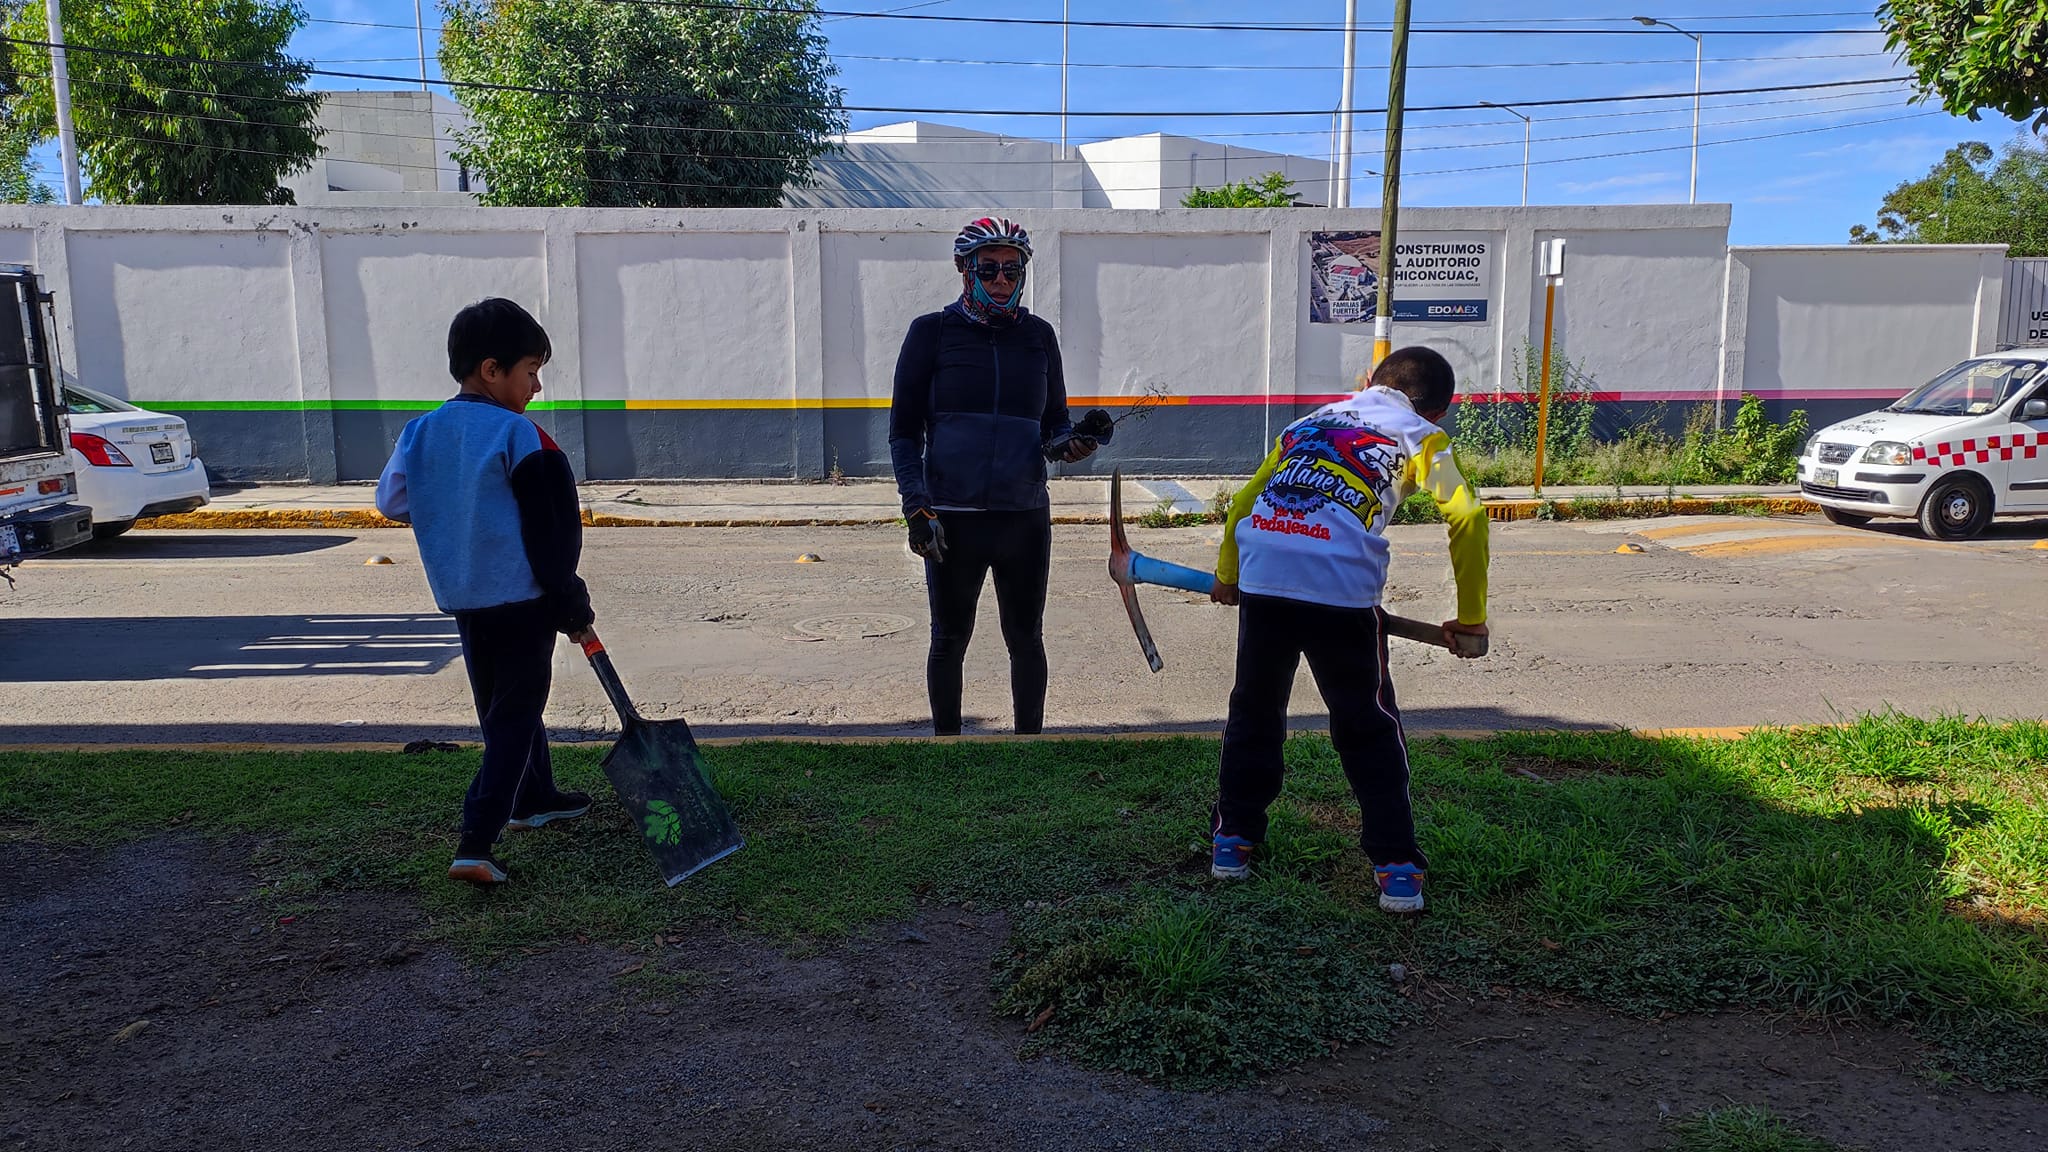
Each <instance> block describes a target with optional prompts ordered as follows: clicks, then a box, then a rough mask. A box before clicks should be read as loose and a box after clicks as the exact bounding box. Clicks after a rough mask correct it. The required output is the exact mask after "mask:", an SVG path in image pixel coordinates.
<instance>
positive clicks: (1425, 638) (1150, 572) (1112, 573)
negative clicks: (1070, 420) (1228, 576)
mask: <svg viewBox="0 0 2048 1152" xmlns="http://www.w3.org/2000/svg"><path fill="white" fill-rule="evenodd" d="M1123 487H1124V477H1123V472H1122V470H1120V469H1119V470H1117V471H1114V472H1111V473H1110V477H1109V578H1110V579H1111V580H1114V581H1116V587H1117V592H1118V593H1119V594H1121V595H1122V596H1123V601H1124V611H1125V612H1126V613H1127V614H1129V616H1130V618H1131V630H1132V631H1134V632H1136V633H1137V634H1138V647H1139V648H1140V649H1142V650H1143V651H1144V653H1145V660H1146V662H1147V663H1149V664H1150V665H1151V666H1152V670H1153V671H1154V672H1157V671H1159V670H1160V669H1161V668H1163V667H1165V665H1164V664H1163V663H1161V661H1160V659H1159V646H1158V645H1157V644H1155V643H1153V642H1152V630H1151V629H1150V628H1147V627H1146V626H1145V614H1144V612H1143V611H1141V610H1140V609H1139V607H1138V585H1140V584H1157V585H1159V586H1161V587H1164V588H1179V589H1180V590H1182V591H1184V592H1193V593H1196V594H1198V595H1202V596H1207V595H1208V594H1209V593H1210V592H1211V591H1213V590H1214V589H1215V587H1216V576H1215V574H1214V573H1210V572H1203V571H1201V570H1200V569H1197V568H1189V567H1188V566H1186V565H1184V564H1174V563H1170V562H1168V561H1165V560H1155V559H1153V558H1152V557H1150V556H1146V555H1144V554H1143V553H1140V552H1133V551H1131V543H1130V541H1129V540H1128V539H1126V538H1125V537H1124V497H1123ZM1385 616H1386V621H1387V634H1388V635H1390V636H1399V637H1401V638H1402V639H1403V640H1413V641H1415V642H1416V643H1418V644H1430V645H1434V646H1435V647H1438V648H1443V649H1445V650H1448V651H1455V652H1457V653H1458V654H1459V655H1464V656H1484V655H1486V637H1484V636H1468V635H1464V634H1456V633H1454V634H1452V635H1451V636H1449V637H1446V635H1445V633H1444V630H1443V626H1442V625H1439V624H1425V623H1423V622H1422V621H1420V620H1410V619H1408V618H1407V617H1405V616H1396V615H1394V614H1393V613H1391V612H1388V613H1385ZM1453 645H1456V647H1453Z"/></svg>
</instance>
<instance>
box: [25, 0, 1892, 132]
mask: <svg viewBox="0 0 2048 1152" xmlns="http://www.w3.org/2000/svg"><path fill="white" fill-rule="evenodd" d="M608 2H618V0H608ZM673 2H675V3H683V2H684V0H673ZM717 6H718V7H722V5H717ZM932 19H938V17H932ZM0 40H4V41H6V42H8V43H12V44H18V45H22V46H25V47H31V48H41V49H44V50H48V49H49V48H50V47H52V45H50V44H49V43H48V42H47V41H42V40H32V39H25V38H21V37H14V36H0ZM65 50H66V51H67V52H86V53H96V54H100V55H109V56H117V57H121V58H124V59H130V60H157V61H162V62H165V63H175V64H185V65H195V66H200V67H217V68H240V69H244V70H251V71H267V72H286V73H297V72H305V73H307V74H309V75H313V76H331V77H337V78H341V79H348V80H373V81H378V82H382V83H392V84H405V85H408V86H410V85H412V84H417V83H419V82H420V81H419V79H418V78H417V77H413V76H388V75H382V74H379V73H372V72H343V71H337V70H334V69H326V68H312V67H304V68H301V67H298V66H294V65H279V64H270V63H265V62H261V61H248V60H209V59H205V58H203V57H194V56H181V55H175V54H171V53H160V52H138V51H134V50H132V49H127V48H105V47H99V46H96V45H89V44H71V43H67V44H66V45H65ZM1898 79H1899V78H1898V77H1895V76H1884V77H1873V78H1870V79H1865V80H1830V81H1825V82H1820V83H1812V84H1772V85H1763V86H1759V87H1752V88H1718V89H1710V90H1706V91H1693V92H1651V93H1634V94H1628V95H1611V96H1568V97H1553V98H1550V99H1544V100H1518V101H1516V106H1517V107H1520V108H1556V107H1565V106H1569V105H1575V104H1614V103H1631V102H1641V101H1645V100H1680V99H1695V98H1699V97H1705V96H1748V95H1755V94H1761V93H1767V92H1808V91H1816V90H1819V89H1824V88H1855V87H1867V86H1869V85H1872V84H1895V83H1898ZM432 83H435V84H440V85H442V86H443V87H448V88H463V89H470V90H476V91H487V92H521V93H527V94H531V95H540V96H575V97H580V98H585V99H597V100H611V101H619V100H623V99H626V98H627V97H626V96H624V95H622V94H620V93H615V92H590V91H577V90H575V89H567V88H549V87H543V86H540V85H532V84H501V83H493V82H485V81H477V80H448V79H442V80H435V81H432ZM643 98H646V99H663V98H664V95H663V94H660V93H646V94H643ZM690 103H691V104H694V105H698V106H702V107H723V108H801V107H805V106H804V105H795V104H787V103H776V102H772V101H759V100H718V99H707V98H702V97H694V98H691V100H690ZM1483 107H1485V105H1483V104H1435V105H1418V106H1415V107H1411V108H1410V109H1409V111H1411V112H1462V111H1476V110H1478V109H1480V108H1483ZM839 110H840V111H844V112H880V113H888V114H890V115H909V116H920V115H923V116H1016V117H1041V118H1043V117H1053V116H1059V115H1061V113H1060V112H1058V111H1046V112H1040V111H1035V110H1032V109H1004V108H922V107H893V106H883V105H870V104H843V105H840V106H839ZM1333 111H1341V109H1336V110H1333V109H1330V108H1309V109H1260V110H1254V111H1247V112H1220V111H1215V110H1213V109H1195V110H1188V111H1169V110H1166V109H1152V108H1138V109H1119V110H1081V111H1071V112H1068V113H1066V114H1067V115H1071V116H1082V117H1092V118H1102V117H1116V118H1141V117H1143V118H1153V119H1176V120H1184V119H1236V120H1249V119H1269V118H1270V119H1280V118H1286V117H1303V116H1314V117H1317V118H1321V117H1325V116H1329V115H1330V114H1331V113H1332V112H1333ZM1351 111H1352V112H1353V113H1355V114H1363V115H1368V116H1376V115H1380V114H1382V113H1384V112H1385V111H1386V109H1384V108H1354V109H1352V110H1351Z"/></svg>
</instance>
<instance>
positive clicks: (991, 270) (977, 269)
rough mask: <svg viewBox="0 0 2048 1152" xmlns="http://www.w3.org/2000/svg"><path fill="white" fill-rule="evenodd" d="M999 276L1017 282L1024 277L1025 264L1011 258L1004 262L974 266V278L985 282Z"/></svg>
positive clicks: (1013, 282)
mask: <svg viewBox="0 0 2048 1152" xmlns="http://www.w3.org/2000/svg"><path fill="white" fill-rule="evenodd" d="M998 276H1000V277H1002V278H1003V279H1005V280H1008V281H1009V282H1010V283H1012V284H1015V283H1016V282H1017V281H1018V280H1021V279H1023V277H1024V265H1023V264H1021V263H1019V262H1018V261H1015V260H1011V261H1009V262H1008V263H1004V264H976V265H975V266H974V278H975V279H976V280H979V281H981V282H982V283H983V284H986V283H988V282H989V281H991V280H994V279H995V278H996V277H998Z"/></svg>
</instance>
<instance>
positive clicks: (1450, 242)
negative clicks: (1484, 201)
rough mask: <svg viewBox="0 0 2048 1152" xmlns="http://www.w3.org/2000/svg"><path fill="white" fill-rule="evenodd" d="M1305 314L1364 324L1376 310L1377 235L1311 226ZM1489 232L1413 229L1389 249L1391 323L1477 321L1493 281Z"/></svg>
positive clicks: (1482, 314)
mask: <svg viewBox="0 0 2048 1152" xmlns="http://www.w3.org/2000/svg"><path fill="white" fill-rule="evenodd" d="M1308 246H1309V277H1308V289H1309V290H1308V318H1309V322H1310V323H1312V324H1369V323H1371V322H1372V321H1373V320H1374V319H1375V318H1377V316H1378V314H1379V271H1378V270H1379V260H1380V234H1379V233H1378V232H1311V233H1309V237H1308ZM1493 249H1494V243H1493V238H1492V237H1491V236H1490V235H1489V234H1487V233H1484V232H1418V233H1415V234H1414V235H1413V236H1404V237H1402V238H1401V240H1400V241H1399V243H1398V245H1397V250H1396V251H1395V253H1394V257H1395V261H1394V320H1395V321H1396V322H1397V323H1420V324H1483V323H1485V322H1486V301H1487V298H1488V297H1489V296H1490V295H1491V292H1490V286H1491V284H1492V279H1493Z"/></svg>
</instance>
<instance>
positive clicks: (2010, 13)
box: [1877, 0, 2048, 129]
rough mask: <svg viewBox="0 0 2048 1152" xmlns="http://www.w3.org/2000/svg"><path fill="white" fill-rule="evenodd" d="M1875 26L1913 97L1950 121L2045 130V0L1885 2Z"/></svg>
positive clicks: (2047, 23) (2047, 45)
mask: <svg viewBox="0 0 2048 1152" xmlns="http://www.w3.org/2000/svg"><path fill="white" fill-rule="evenodd" d="M1877 19H1878V23H1879V24H1881V25H1883V27H1884V29H1885V31H1886V32H1887V33H1888V34H1889V36H1890V39H1889V40H1888V41H1887V42H1886V47H1888V48H1890V49H1892V50H1893V51H1896V52H1899V53H1900V54H1901V56H1902V57H1903V58H1904V59H1905V61H1906V64H1907V66H1908V67H1910V68H1912V69H1913V74H1914V76H1915V77H1916V78H1917V79H1918V81H1919V84H1920V88H1921V91H1922V92H1923V93H1926V94H1928V95H1931V96H1934V97H1938V98H1939V99H1940V100H1941V106H1942V107H1943V108H1946V109H1947V110H1948V111H1949V112H1950V113H1951V114H1952V115H1956V116H1968V117H1969V118H1970V119H1972V120H1975V119H1977V117H1978V115H1979V113H1980V112H1982V111H1983V110H1984V109H1990V110H1991V111H1993V112H1998V113H2001V114H2003V115H2006V116H2009V117H2011V118H2013V119H2015V120H2023V119H2025V118H2026V117H2028V116H2033V117H2035V120H2034V126H2035V128H2037V129H2038V128H2042V127H2044V126H2048V0H1886V2H1885V3H1883V4H1880V5H1879V6H1878V9H1877Z"/></svg>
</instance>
